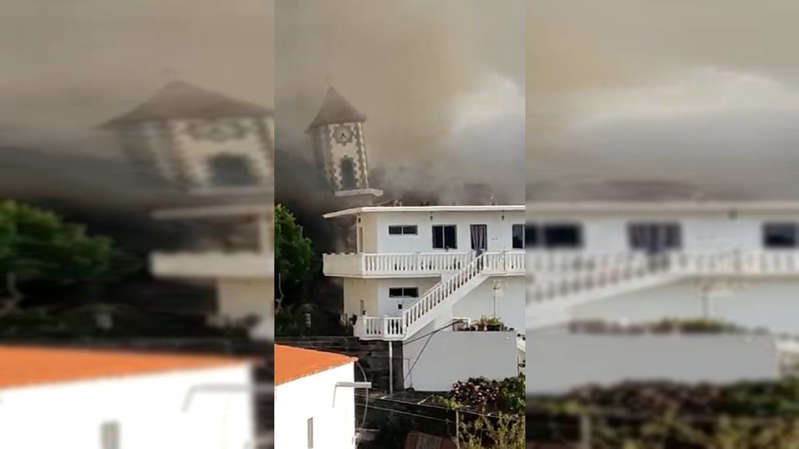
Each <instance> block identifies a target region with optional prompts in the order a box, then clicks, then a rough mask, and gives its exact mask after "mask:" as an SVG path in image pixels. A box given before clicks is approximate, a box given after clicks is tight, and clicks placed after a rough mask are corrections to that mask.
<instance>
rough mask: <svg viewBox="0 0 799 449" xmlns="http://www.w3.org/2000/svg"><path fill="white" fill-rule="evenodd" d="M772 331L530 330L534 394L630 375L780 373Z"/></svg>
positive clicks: (729, 377)
mask: <svg viewBox="0 0 799 449" xmlns="http://www.w3.org/2000/svg"><path fill="white" fill-rule="evenodd" d="M778 369H779V363H778V356H777V350H776V347H775V345H774V341H773V339H772V338H770V337H768V336H744V335H704V336H629V335H626V336H622V335H586V334H568V333H563V334H540V333H532V332H531V333H529V334H528V338H527V369H526V371H527V373H526V374H527V379H526V381H527V392H528V394H530V393H533V394H536V393H538V394H540V393H544V394H547V393H562V392H565V391H568V390H570V389H572V388H575V387H578V386H581V385H585V384H588V383H598V384H604V385H611V384H615V383H618V382H621V381H624V380H672V381H682V382H702V381H707V382H717V383H724V382H735V381H740V380H756V379H774V378H776V377H777V376H778V374H779V372H778Z"/></svg>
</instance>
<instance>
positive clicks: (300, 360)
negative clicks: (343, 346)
mask: <svg viewBox="0 0 799 449" xmlns="http://www.w3.org/2000/svg"><path fill="white" fill-rule="evenodd" d="M356 360H358V358H357V357H350V356H348V355H343V354H336V353H333V352H322V351H314V350H311V349H303V348H295V347H293V346H285V345H275V385H280V384H283V383H286V382H289V381H292V380H295V379H299V378H300V377H305V376H310V375H311V374H316V373H319V372H322V371H325V370H328V369H330V368H335V367H338V366H341V365H345V364H347V363H352V362H354V361H356Z"/></svg>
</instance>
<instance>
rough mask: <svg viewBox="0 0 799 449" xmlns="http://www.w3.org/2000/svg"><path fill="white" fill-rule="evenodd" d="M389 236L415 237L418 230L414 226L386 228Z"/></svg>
mask: <svg viewBox="0 0 799 449" xmlns="http://www.w3.org/2000/svg"><path fill="white" fill-rule="evenodd" d="M388 233H389V235H416V234H418V233H419V230H418V228H417V226H416V225H412V226H411V225H402V226H400V225H391V226H389V227H388Z"/></svg>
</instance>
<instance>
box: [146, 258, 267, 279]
mask: <svg viewBox="0 0 799 449" xmlns="http://www.w3.org/2000/svg"><path fill="white" fill-rule="evenodd" d="M150 267H151V269H152V272H153V274H155V275H156V276H159V277H165V278H206V279H218V278H238V279H256V278H260V279H263V278H271V277H273V275H274V259H273V258H272V256H271V255H270V254H264V253H262V252H232V253H226V252H178V253H162V252H156V253H153V254H152V255H151V256H150Z"/></svg>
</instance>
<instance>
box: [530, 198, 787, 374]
mask: <svg viewBox="0 0 799 449" xmlns="http://www.w3.org/2000/svg"><path fill="white" fill-rule="evenodd" d="M527 212H528V226H527V229H526V240H527V247H528V250H529V251H528V256H527V264H528V267H529V272H530V282H529V284H528V292H527V326H528V330H529V331H530V332H529V333H528V347H529V348H530V352H529V354H528V356H529V357H530V360H529V363H528V378H527V379H528V387H530V386H531V385H533V386H534V385H535V383H536V381H537V380H539V381H541V382H544V379H545V378H546V377H547V376H549V374H550V373H554V372H558V371H560V372H564V373H566V372H570V373H573V372H574V368H575V367H574V365H573V362H574V361H575V360H580V361H581V363H583V364H585V366H596V365H595V364H592V360H594V359H592V358H591V357H592V356H596V357H597V358H598V359H599V358H601V359H602V360H604V361H608V360H613V359H617V360H625V358H626V360H629V361H630V363H628V364H627V365H629V370H626V371H625V368H624V366H625V364H624V363H621V362H620V363H614V364H611V366H613V367H614V368H615V369H616V372H615V373H614V374H613V376H610V377H607V376H605V380H608V379H610V378H611V377H612V378H614V379H615V380H623V378H631V379H632V378H641V379H643V378H652V377H653V376H655V377H658V378H665V379H679V380H691V379H693V380H697V381H698V380H711V381H712V380H716V381H732V380H741V379H749V378H763V377H775V376H776V375H777V366H778V360H777V359H778V358H779V357H780V356H781V355H783V354H788V353H793V352H795V350H796V346H797V345H796V343H795V338H794V337H792V335H796V334H799V321H797V320H796V316H797V315H798V314H799V301H797V300H796V295H795V292H796V291H797V288H799V251H797V249H799V203H791V202H709V201H700V202H649V203H643V202H640V203H635V202H632V203H630V202H624V203H623V202H588V203H580V202H577V203H531V204H529V205H528V208H527ZM663 318H682V319H687V318H707V319H712V320H717V321H724V322H729V323H732V324H735V325H737V326H740V327H743V328H748V329H752V330H755V329H760V330H762V331H763V332H761V333H765V334H767V336H758V337H746V336H740V335H739V336H729V335H728V336H723V335H722V336H716V337H714V338H716V339H717V341H715V344H714V345H708V344H706V343H708V342H709V341H711V340H712V338H710V337H708V336H704V337H703V338H704V339H703V340H702V341H701V342H700V340H698V338H700V337H698V336H693V337H689V336H682V337H680V339H681V343H680V342H678V340H677V339H676V338H677V337H675V336H670V337H655V336H647V337H646V338H644V337H642V336H616V337H610V336H593V340H591V338H592V337H590V336H587V335H570V333H569V332H564V325H565V324H566V323H569V322H572V321H586V320H599V321H609V322H616V323H626V324H634V323H645V322H653V321H658V320H661V319H663ZM600 339H605V341H606V342H612V341H615V342H617V343H614V344H610V343H609V344H608V345H604V346H603V347H604V348H615V349H603V350H596V351H589V353H585V351H584V349H585V348H589V347H593V346H594V345H592V344H589V343H586V342H587V341H594V342H596V341H599V340H600ZM742 339H743V340H742ZM644 340H647V342H646V344H643V345H642V342H644ZM743 341H748V342H750V343H747V344H743V343H742V342H743ZM578 347H579V348H578ZM756 347H760V348H761V349H756ZM646 348H649V349H648V350H647V349H646ZM703 348H704V349H703ZM714 348H715V349H714ZM733 348H734V350H732V351H730V349H733ZM763 348H771V349H763ZM607 351H615V353H614V354H609V353H607ZM753 351H754V352H753ZM764 351H765V352H764ZM578 352H579V354H578ZM647 353H648V354H650V355H652V354H660V360H670V365H671V366H672V367H673V368H672V369H671V370H668V369H660V370H655V371H652V370H649V371H647V369H649V368H654V367H655V366H661V365H659V364H658V363H654V362H653V360H652V359H648V358H647V357H646V354H647ZM700 353H701V354H702V355H701V356H700V357H699V358H697V359H696V360H693V361H690V360H689V359H690V358H691V357H694V358H696V357H695V356H696V355H697V354H700ZM736 353H737V358H736V357H735V354H736ZM770 353H774V354H773V355H770ZM600 354H602V355H600ZM636 354H638V355H640V356H641V357H638V356H636ZM669 354H670V355H669ZM683 356H685V357H683ZM534 357H537V359H536V358H534ZM686 357H687V358H686ZM570 360H571V361H570ZM646 360H648V361H646ZM698 360H703V361H704V363H698ZM752 360H759V362H757V363H760V365H759V367H755V368H753V367H751V366H747V364H748V361H752ZM633 365H635V366H633ZM667 365H668V364H667ZM643 366H645V367H646V368H647V369H644V370H643V371H642V370H641V369H639V368H641V367H643ZM689 366H692V367H691V368H690V369H687V371H686V367H689ZM735 366H738V368H737V369H736V368H734V367H735ZM697 367H704V369H701V370H697V369H695V368H697ZM599 371H601V369H598V370H594V371H591V370H588V369H585V370H583V371H582V373H583V374H584V376H582V377H581V378H580V379H578V380H580V381H581V382H588V381H594V380H597V381H598V380H600V378H602V377H603V376H602V375H601V374H599ZM592 376H594V377H592ZM566 377H569V376H566ZM563 380H564V377H561V379H559V381H563ZM578 383H579V382H577V380H575V382H574V383H573V385H576V384H578Z"/></svg>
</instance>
